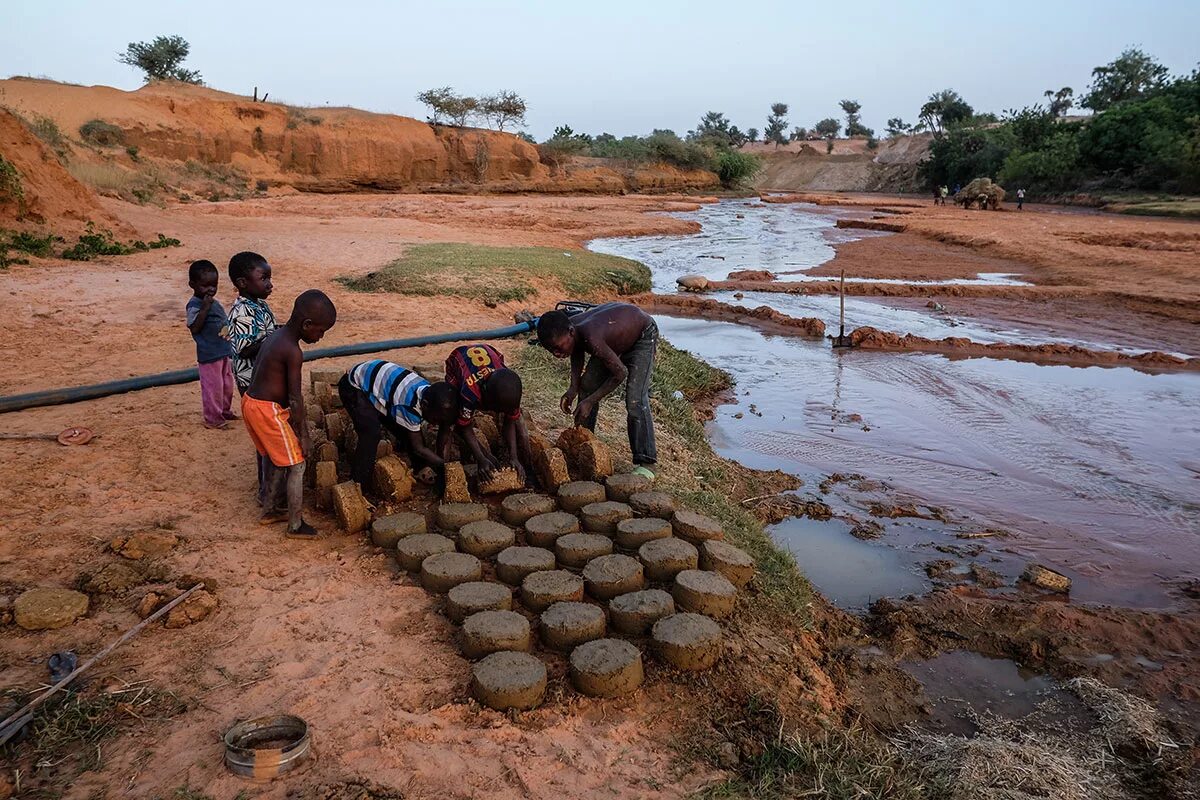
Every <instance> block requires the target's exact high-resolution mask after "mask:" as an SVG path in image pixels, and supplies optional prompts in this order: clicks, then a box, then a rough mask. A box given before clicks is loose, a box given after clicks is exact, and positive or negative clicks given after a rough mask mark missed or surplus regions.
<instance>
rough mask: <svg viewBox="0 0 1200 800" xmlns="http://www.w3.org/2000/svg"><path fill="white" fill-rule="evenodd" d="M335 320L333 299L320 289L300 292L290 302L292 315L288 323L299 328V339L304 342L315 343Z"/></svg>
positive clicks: (335, 313)
mask: <svg viewBox="0 0 1200 800" xmlns="http://www.w3.org/2000/svg"><path fill="white" fill-rule="evenodd" d="M335 322H337V309H336V308H334V306H333V301H332V300H330V299H329V297H328V296H327V295H326V294H325V293H324V292H322V291H321V290H320V289H309V290H308V291H306V292H301V294H300V296H299V297H297V298H296V302H295V303H293V304H292V317H291V319H289V320H288V325H290V326H292V327H293V328H298V329H299V331H300V339H301V340H302V341H303V342H304V343H305V344H316V343H317V342H319V341H321V337H322V336H324V335H325V331H327V330H329V329H330V328H332V327H333V325H334V323H335Z"/></svg>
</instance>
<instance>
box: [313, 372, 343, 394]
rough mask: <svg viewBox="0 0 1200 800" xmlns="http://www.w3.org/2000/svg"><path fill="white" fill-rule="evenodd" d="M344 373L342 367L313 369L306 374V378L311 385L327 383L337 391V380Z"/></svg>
mask: <svg viewBox="0 0 1200 800" xmlns="http://www.w3.org/2000/svg"><path fill="white" fill-rule="evenodd" d="M345 374H346V370H344V369H314V370H312V371H311V372H310V373H309V374H308V378H309V381H310V382H311V384H312V385H313V386H316V385H317V384H318V383H327V384H329V386H330V387H332V388H333V390H334V391H337V385H338V382H339V381H340V380H341V379H342V376H343V375H345Z"/></svg>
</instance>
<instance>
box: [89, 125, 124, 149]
mask: <svg viewBox="0 0 1200 800" xmlns="http://www.w3.org/2000/svg"><path fill="white" fill-rule="evenodd" d="M79 135H80V136H81V137H83V140H84V141H85V142H90V143H91V144H95V145H100V146H101V147H116V146H118V145H123V144H125V131H123V130H121V129H120V128H118V127H117V126H116V125H113V124H112V123H109V122H105V121H104V120H102V119H93V120H89V121H88V122H85V123H83V124H82V125H80V126H79Z"/></svg>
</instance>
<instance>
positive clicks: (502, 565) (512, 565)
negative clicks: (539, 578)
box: [496, 547, 554, 586]
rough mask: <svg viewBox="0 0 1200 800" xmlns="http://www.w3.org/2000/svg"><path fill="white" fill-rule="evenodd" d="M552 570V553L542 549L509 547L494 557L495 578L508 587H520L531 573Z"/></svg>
mask: <svg viewBox="0 0 1200 800" xmlns="http://www.w3.org/2000/svg"><path fill="white" fill-rule="evenodd" d="M552 569H554V553H552V552H550V551H549V550H546V549H545V548H542V547H509V548H506V549H504V550H501V551H500V555H498V556H496V577H497V578H499V579H500V580H502V581H504V582H505V583H507V584H508V585H509V586H520V585H521V581H523V580H525V576H526V575H528V574H530V573H532V572H545V571H547V570H552Z"/></svg>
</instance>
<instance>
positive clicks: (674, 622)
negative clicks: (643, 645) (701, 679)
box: [650, 613, 721, 671]
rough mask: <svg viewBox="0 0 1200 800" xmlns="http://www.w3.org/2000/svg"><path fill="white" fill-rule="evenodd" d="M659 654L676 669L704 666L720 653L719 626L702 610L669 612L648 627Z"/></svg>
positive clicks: (691, 668) (706, 667)
mask: <svg viewBox="0 0 1200 800" xmlns="http://www.w3.org/2000/svg"><path fill="white" fill-rule="evenodd" d="M650 638H651V642H652V644H653V647H654V651H655V653H657V654H658V656H659V658H661V659H662V660H663V661H665V662H667V663H668V664H670V665H671V666H673V667H676V668H678V669H685V670H691V671H698V670H703V669H708V668H709V667H711V666H712V665H713V664H715V663H717V659H718V658H720V657H721V626H720V625H718V624H717V623H716V622H714V621H713V620H711V619H709V618H708V617H706V616H704V615H702V614H688V613H683V614H672V615H671V616H669V617H663V618H662V619H660V620H659V621H658V622H656V623H654V626H653V627H652V628H651V629H650Z"/></svg>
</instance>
